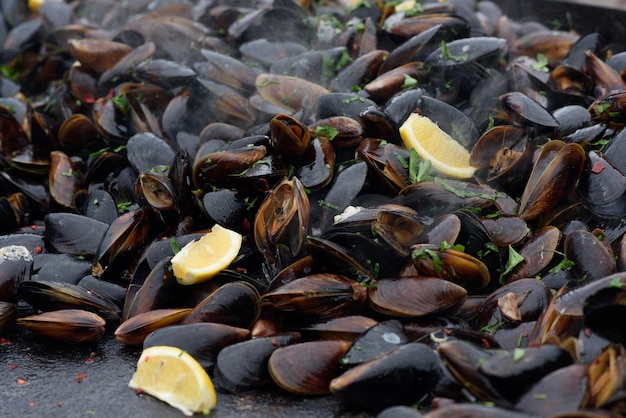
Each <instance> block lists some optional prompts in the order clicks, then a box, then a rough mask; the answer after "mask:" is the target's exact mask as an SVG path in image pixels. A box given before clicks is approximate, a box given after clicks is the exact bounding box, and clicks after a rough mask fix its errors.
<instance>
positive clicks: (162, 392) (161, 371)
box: [128, 346, 217, 416]
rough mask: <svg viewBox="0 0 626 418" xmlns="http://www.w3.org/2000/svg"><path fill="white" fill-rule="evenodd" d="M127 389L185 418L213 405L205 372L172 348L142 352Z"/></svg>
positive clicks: (211, 389) (189, 356)
mask: <svg viewBox="0 0 626 418" xmlns="http://www.w3.org/2000/svg"><path fill="white" fill-rule="evenodd" d="M128 386H130V387H131V388H133V389H136V390H139V391H143V392H145V393H147V394H149V395H151V396H154V397H155V398H157V399H159V400H161V401H163V402H166V403H168V404H170V405H171V406H172V407H174V408H176V409H178V410H180V411H181V412H182V413H183V414H185V415H187V416H191V415H193V414H194V413H208V412H209V411H211V410H212V409H214V408H215V407H216V406H217V396H216V394H215V389H214V388H213V383H212V382H211V378H209V375H208V374H207V372H206V371H205V370H204V369H203V368H202V366H201V365H200V363H198V362H197V361H196V360H195V359H194V358H193V357H192V356H191V355H190V354H189V353H187V352H186V351H183V350H181V349H180V348H176V347H169V346H154V347H149V348H146V349H145V350H143V352H142V353H141V357H140V358H139V361H138V362H137V371H135V374H133V377H132V378H131V379H130V382H129V383H128Z"/></svg>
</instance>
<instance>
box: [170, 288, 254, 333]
mask: <svg viewBox="0 0 626 418" xmlns="http://www.w3.org/2000/svg"><path fill="white" fill-rule="evenodd" d="M260 314H261V297H260V295H259V292H258V291H257V290H256V289H255V288H254V287H252V286H251V285H249V284H248V283H244V282H232V283H226V284H224V285H223V286H221V287H219V288H218V289H217V290H215V291H214V292H212V293H211V294H210V295H208V296H207V297H206V298H205V299H204V300H202V301H201V302H200V303H198V304H197V305H196V306H195V307H194V308H193V310H192V311H191V312H190V313H189V315H187V316H186V317H185V319H184V320H183V322H182V323H183V324H191V323H194V322H218V323H222V324H226V325H231V326H234V327H239V328H251V327H252V325H253V324H254V323H255V322H256V320H257V319H259V316H260Z"/></svg>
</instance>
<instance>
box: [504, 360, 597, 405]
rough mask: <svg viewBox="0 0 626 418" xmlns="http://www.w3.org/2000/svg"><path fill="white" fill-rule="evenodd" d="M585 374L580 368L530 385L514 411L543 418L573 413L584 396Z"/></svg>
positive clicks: (583, 367)
mask: <svg viewBox="0 0 626 418" xmlns="http://www.w3.org/2000/svg"><path fill="white" fill-rule="evenodd" d="M587 373H588V371H587V366H586V365H583V364H573V365H571V366H565V367H562V368H560V369H557V370H556V371H553V372H552V373H550V374H548V375H546V376H545V377H543V378H542V379H541V380H539V381H538V382H537V383H535V384H534V385H532V386H531V388H530V389H529V390H528V391H527V392H526V393H525V394H524V395H522V397H521V398H520V399H519V400H518V401H517V403H516V404H515V409H517V410H519V411H523V412H527V413H529V414H536V415H539V416H544V417H545V416H552V415H555V414H558V413H562V412H570V411H575V410H577V409H578V408H579V406H580V405H581V403H582V402H583V399H584V398H585V396H586V395H587V390H588V385H589V383H588V380H587V379H586V376H587Z"/></svg>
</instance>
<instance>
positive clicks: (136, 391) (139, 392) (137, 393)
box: [135, 389, 146, 395]
mask: <svg viewBox="0 0 626 418" xmlns="http://www.w3.org/2000/svg"><path fill="white" fill-rule="evenodd" d="M144 393H146V392H145V391H144V390H143V389H135V394H136V395H143V394H144Z"/></svg>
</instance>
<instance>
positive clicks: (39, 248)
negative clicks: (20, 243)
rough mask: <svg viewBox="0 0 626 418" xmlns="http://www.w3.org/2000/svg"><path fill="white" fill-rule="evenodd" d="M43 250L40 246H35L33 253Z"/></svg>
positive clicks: (39, 252)
mask: <svg viewBox="0 0 626 418" xmlns="http://www.w3.org/2000/svg"><path fill="white" fill-rule="evenodd" d="M42 252H43V249H42V248H41V247H39V246H38V247H35V254H41V253H42Z"/></svg>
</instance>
